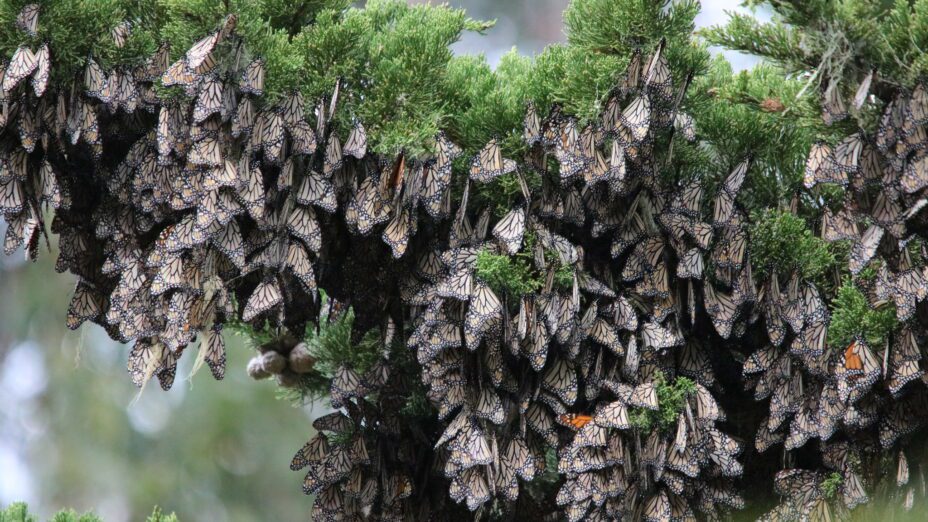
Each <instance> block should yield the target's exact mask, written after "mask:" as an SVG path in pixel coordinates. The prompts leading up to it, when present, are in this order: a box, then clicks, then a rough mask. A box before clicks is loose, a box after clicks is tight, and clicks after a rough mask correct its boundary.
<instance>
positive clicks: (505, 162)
mask: <svg viewBox="0 0 928 522" xmlns="http://www.w3.org/2000/svg"><path fill="white" fill-rule="evenodd" d="M515 170H516V162H515V161H512V160H510V159H505V158H503V156H502V152H501V151H500V147H499V141H497V139H496V138H493V139H492V140H490V142H489V143H487V144H486V146H485V147H484V148H483V149H482V150H481V151H480V152H479V153H478V154H477V156H476V157H475V158H474V160H473V162H472V163H471V166H470V179H472V180H474V181H478V182H480V183H488V182H490V181H492V180H494V179H496V178H498V177H500V176H502V175H504V174H508V173H510V172H513V171H515Z"/></svg>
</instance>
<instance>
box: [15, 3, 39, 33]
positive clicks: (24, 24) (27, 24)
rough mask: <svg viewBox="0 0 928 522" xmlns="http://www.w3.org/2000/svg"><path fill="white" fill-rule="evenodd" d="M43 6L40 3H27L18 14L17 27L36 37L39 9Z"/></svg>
mask: <svg viewBox="0 0 928 522" xmlns="http://www.w3.org/2000/svg"><path fill="white" fill-rule="evenodd" d="M41 9H42V7H41V6H40V5H39V4H26V5H25V6H23V8H22V10H20V11H19V14H18V15H16V27H18V28H19V29H21V30H22V31H23V32H25V33H26V34H28V35H29V36H30V37H33V38H35V36H36V34H37V33H36V29H37V28H38V25H39V11H40V10H41Z"/></svg>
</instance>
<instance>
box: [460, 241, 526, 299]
mask: <svg viewBox="0 0 928 522" xmlns="http://www.w3.org/2000/svg"><path fill="white" fill-rule="evenodd" d="M476 274H477V277H479V278H480V279H482V280H483V281H484V282H486V284H488V285H489V286H490V288H492V289H493V291H494V292H497V293H506V294H508V295H509V296H511V297H513V298H519V297H522V296H523V295H525V294H529V293H532V292H535V291H536V290H538V289H539V288H541V284H542V282H541V280H540V279H539V278H538V277H537V276H536V275H535V274H534V272H533V270H532V267H531V265H530V264H529V261H528V260H526V259H525V257H524V256H516V257H509V256H507V255H500V254H493V253H491V252H489V251H488V250H486V249H484V250H481V251H480V252H479V253H478V254H477V269H476Z"/></svg>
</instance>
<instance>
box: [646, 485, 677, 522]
mask: <svg viewBox="0 0 928 522" xmlns="http://www.w3.org/2000/svg"><path fill="white" fill-rule="evenodd" d="M671 515H672V512H671V509H670V500H669V499H668V497H667V491H666V490H664V489H663V488H662V489H661V490H660V491H658V492H657V493H655V494H653V495H651V497H650V498H648V500H647V501H646V502H645V504H644V512H643V517H644V520H646V521H647V522H660V521H663V520H671Z"/></svg>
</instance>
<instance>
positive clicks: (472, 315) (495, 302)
mask: <svg viewBox="0 0 928 522" xmlns="http://www.w3.org/2000/svg"><path fill="white" fill-rule="evenodd" d="M502 308H503V307H502V303H500V300H499V298H498V297H497V296H496V294H495V293H494V292H493V290H491V289H490V287H489V286H487V285H486V284H484V283H482V282H480V281H477V282H475V283H474V290H473V295H472V296H471V298H470V305H469V306H468V307H467V315H466V316H465V318H464V340H465V342H466V345H467V347H468V348H469V349H470V350H475V349H477V346H478V345H479V344H480V341H481V339H483V336H484V335H485V334H486V333H487V332H488V331H490V330H493V329H494V323H496V322H497V321H498V320H499V319H501V318H502V316H501V312H502Z"/></svg>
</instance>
